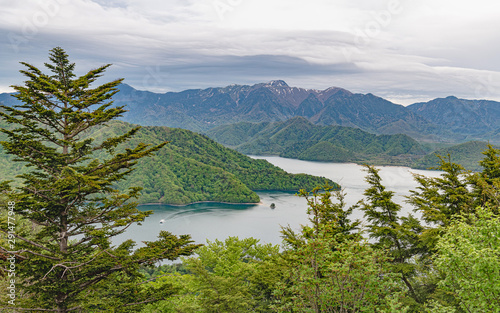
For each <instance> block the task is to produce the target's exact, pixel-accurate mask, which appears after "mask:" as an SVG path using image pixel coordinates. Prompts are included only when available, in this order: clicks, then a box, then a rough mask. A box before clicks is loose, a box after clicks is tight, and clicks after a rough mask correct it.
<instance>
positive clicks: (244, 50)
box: [0, 0, 500, 104]
mask: <svg viewBox="0 0 500 313" xmlns="http://www.w3.org/2000/svg"><path fill="white" fill-rule="evenodd" d="M4 2H7V3H6V5H3V6H2V8H1V9H0V46H1V49H0V66H1V68H2V71H1V72H0V73H1V74H0V91H5V90H8V86H9V85H12V84H19V83H21V81H22V77H21V76H20V75H19V74H18V73H17V71H18V70H19V69H20V68H21V67H20V65H19V64H18V63H17V62H18V61H28V62H30V63H33V64H35V65H37V66H42V64H43V62H44V61H46V60H47V53H48V51H49V50H50V49H51V48H53V47H55V46H61V47H63V48H65V49H66V50H67V52H68V53H69V54H70V57H71V58H72V60H73V61H74V62H76V63H77V71H78V70H80V71H82V72H83V71H86V70H88V69H91V68H94V67H96V66H99V65H101V64H103V63H113V64H114V66H113V67H112V68H110V70H109V72H108V75H107V76H108V77H109V79H113V78H117V77H124V78H125V79H126V81H127V82H128V83H129V84H131V85H133V86H134V87H136V88H139V89H151V90H154V91H168V90H182V89H185V88H204V87H209V86H223V85H226V84H231V83H239V84H244V83H256V82H261V81H268V80H271V79H283V80H285V81H287V82H288V83H289V84H291V85H295V86H303V87H307V88H318V89H321V88H327V87H329V86H332V85H335V86H338V87H343V88H346V89H350V90H352V91H354V92H363V93H367V92H372V93H375V94H378V95H381V96H386V97H389V98H390V99H393V100H394V101H396V102H400V103H405V104H406V103H411V102H412V101H420V100H425V99H430V98H433V97H438V96H439V97H441V96H448V95H450V94H454V95H457V96H460V97H464V98H470V99H473V98H490V99H496V100H500V92H499V90H500V88H499V87H500V59H498V58H497V56H498V55H499V53H500V44H498V42H500V41H499V40H498V39H499V36H500V35H498V32H497V30H498V29H499V26H500V4H499V3H498V2H496V1H494V0H478V1H477V2H476V3H475V4H474V5H473V6H471V5H470V2H468V1H451V0H443V1H439V2H436V1H431V0H422V1H418V2H416V1H409V0H383V1H381V0H360V1H347V0H333V1H332V0H311V1H308V2H307V3H306V2H304V1H293V0H292V1H291V0H288V1H285V0H273V1H267V0H252V1H249V0H241V1H228V0H198V1H185V0H184V1H181V0H166V1H165V0H163V1H162V0H123V1H121V0H93V1H88V0H72V1H69V0H47V1H44V2H43V3H42V2H39V1H35V0H26V1H7V0H4ZM221 4H222V6H221Z"/></svg>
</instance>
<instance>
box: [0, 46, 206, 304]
mask: <svg viewBox="0 0 500 313" xmlns="http://www.w3.org/2000/svg"><path fill="white" fill-rule="evenodd" d="M22 64H23V65H24V66H26V68H27V69H26V70H21V71H20V72H21V73H22V74H24V75H25V76H26V77H27V78H28V79H27V81H26V82H25V85H24V86H13V87H14V89H15V90H16V91H17V93H16V94H15V97H16V98H17V99H18V100H20V101H21V102H22V104H21V105H18V106H15V107H7V106H2V110H3V111H2V112H0V116H1V118H2V119H4V120H5V121H6V122H7V123H9V124H10V126H11V127H9V129H1V131H2V132H3V133H4V134H6V135H7V140H5V141H3V142H1V144H2V145H3V148H4V149H5V151H6V152H7V153H9V154H12V155H15V156H16V158H17V160H18V161H22V162H24V163H25V164H26V166H28V167H29V169H30V171H29V172H28V173H26V174H23V175H20V176H19V177H20V178H21V179H22V183H23V185H22V187H21V188H18V189H17V190H16V191H13V192H11V193H10V195H9V197H10V201H13V202H15V208H14V212H15V213H16V214H17V215H18V216H21V217H23V218H24V219H27V220H29V221H30V222H31V223H32V224H33V227H34V228H33V229H34V233H33V234H32V237H34V239H32V240H30V239H28V238H25V237H23V236H21V235H20V234H15V236H16V237H17V238H16V249H15V251H13V252H12V251H11V252H10V253H13V254H14V256H15V259H16V261H17V263H16V265H17V266H18V270H17V272H16V275H17V276H18V277H16V279H22V282H21V281H19V282H18V288H22V291H23V292H24V293H25V295H26V297H25V299H19V301H21V300H22V303H19V302H18V303H16V306H15V307H16V308H17V309H20V308H25V309H31V310H32V311H37V310H39V311H54V312H61V313H63V312H100V311H106V312H134V311H136V310H138V309H140V307H141V305H143V304H145V303H148V302H152V301H155V300H158V299H160V298H162V297H164V296H165V295H166V294H168V293H169V291H168V288H167V289H163V290H152V289H150V288H149V289H148V288H143V287H142V285H141V275H140V274H139V272H138V267H139V265H141V264H142V265H152V264H154V263H155V262H157V261H159V260H164V259H170V260H172V259H176V258H177V257H178V256H180V255H190V254H191V253H192V251H193V250H194V249H195V248H196V247H197V245H194V244H192V241H191V239H190V236H189V235H182V236H179V237H177V236H174V235H172V234H170V233H169V232H165V231H163V232H161V233H160V234H159V240H157V241H154V242H144V244H145V245H144V247H141V248H138V249H135V250H134V249H133V248H134V245H135V243H134V242H133V241H132V240H127V241H125V242H123V243H122V244H120V245H118V246H114V245H113V243H112V241H111V239H112V238H113V237H114V236H116V235H118V234H121V233H123V232H124V231H125V230H126V229H127V228H128V227H129V226H130V225H131V224H134V223H140V222H141V221H143V220H144V219H145V218H146V217H147V216H148V215H150V214H151V213H152V212H151V211H148V212H142V211H140V210H138V209H137V204H136V203H135V202H131V201H130V200H132V199H134V198H135V197H137V195H138V193H139V192H140V188H130V189H129V190H128V191H127V192H125V193H120V192H118V191H117V190H115V189H114V188H113V186H114V184H115V183H116V182H118V181H120V180H123V179H124V178H125V177H126V175H127V174H128V173H130V172H131V171H132V169H133V166H134V165H135V164H136V162H137V160H139V159H140V158H143V157H146V156H149V155H151V154H153V153H154V152H156V151H158V150H159V149H161V148H162V147H163V146H164V145H165V144H166V143H162V144H160V145H157V146H149V145H147V144H143V143H141V144H139V145H137V146H136V147H135V148H132V149H125V151H123V152H120V153H117V152H116V151H115V149H116V148H118V147H119V145H120V144H121V143H124V142H126V141H127V140H128V139H129V138H131V137H132V136H133V135H134V134H135V133H136V132H137V130H138V129H139V127H136V128H134V129H132V130H130V131H128V132H127V133H126V134H124V135H122V136H117V137H112V138H107V139H105V140H103V141H102V142H95V141H94V140H93V139H92V138H86V137H85V134H86V132H87V131H88V130H89V129H91V128H93V127H99V126H103V125H106V123H107V122H109V121H111V120H113V119H115V118H117V117H119V116H121V115H122V114H123V113H124V112H125V109H124V108H123V107H121V106H118V107H113V106H112V101H111V97H112V96H113V95H114V94H115V93H117V92H118V89H117V86H118V85H119V84H120V83H121V82H122V79H118V80H114V81H112V82H108V83H104V84H102V85H100V86H96V87H94V86H93V84H94V83H95V82H96V80H97V79H98V78H99V77H101V76H102V75H103V73H104V72H105V70H106V69H107V68H108V67H109V66H110V64H107V65H104V66H101V67H99V68H96V69H94V70H91V71H89V72H88V73H87V74H85V75H83V76H81V77H77V76H76V75H75V73H74V69H75V64H74V63H70V61H69V60H68V55H67V54H66V52H65V51H64V50H63V49H61V48H59V47H57V48H54V49H52V50H51V51H50V63H45V66H46V67H47V68H48V69H49V70H50V72H51V74H44V73H43V72H42V71H41V70H39V69H38V68H36V67H35V66H33V65H30V64H28V63H24V62H22ZM100 151H104V152H106V153H108V155H109V157H108V158H107V159H97V158H96V157H95V154H96V153H98V152H100ZM2 186H3V187H4V189H6V188H5V184H2ZM2 231H4V232H7V230H6V229H2ZM2 250H3V251H4V252H5V251H6V250H11V249H8V248H7V247H2Z"/></svg>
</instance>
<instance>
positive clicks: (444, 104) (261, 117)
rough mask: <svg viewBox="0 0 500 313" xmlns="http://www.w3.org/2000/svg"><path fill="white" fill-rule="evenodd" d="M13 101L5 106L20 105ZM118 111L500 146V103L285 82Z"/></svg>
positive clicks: (133, 98)
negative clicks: (409, 99)
mask: <svg viewBox="0 0 500 313" xmlns="http://www.w3.org/2000/svg"><path fill="white" fill-rule="evenodd" d="M7 96H8V94H0V102H4V103H5V104H6V105H11V104H12V103H14V101H13V100H12V97H7ZM113 99H114V101H115V104H116V105H126V106H127V109H128V110H129V112H127V113H126V114H125V115H124V116H123V117H122V120H124V121H127V122H130V123H135V124H140V125H150V126H169V127H180V128H184V129H189V130H192V131H196V132H206V131H208V130H209V129H212V128H214V127H217V126H220V125H224V124H231V123H237V122H254V123H259V122H275V121H285V120H288V119H290V118H292V117H296V116H303V117H305V118H307V119H308V120H309V121H311V122H312V123H314V124H318V125H337V126H347V127H354V128H359V129H361V130H364V131H368V132H371V133H374V134H388V135H390V134H398V133H402V134H406V135H409V136H411V137H412V138H414V139H417V140H420V141H428V142H464V141H468V140H489V141H491V142H494V143H499V142H500V136H498V135H499V134H500V103H499V102H496V101H488V100H464V99H458V98H456V97H452V96H451V97H447V98H439V99H434V100H431V101H429V102H425V103H415V104H412V105H409V106H406V107H405V106H402V105H399V104H395V103H393V102H391V101H388V100H386V99H383V98H381V97H377V96H375V95H373V94H370V93H368V94H360V93H352V92H350V91H348V90H345V89H342V88H337V87H331V88H328V89H325V90H316V89H305V88H298V87H290V86H288V85H287V84H286V83H285V82H284V81H282V80H275V81H271V82H269V83H259V84H255V85H251V86H250V85H229V86H227V87H221V88H207V89H190V90H185V91H181V92H167V93H153V92H149V91H140V90H136V89H134V88H132V87H131V86H129V85H126V84H122V85H120V92H119V93H117V94H116V95H115V96H114V98H113Z"/></svg>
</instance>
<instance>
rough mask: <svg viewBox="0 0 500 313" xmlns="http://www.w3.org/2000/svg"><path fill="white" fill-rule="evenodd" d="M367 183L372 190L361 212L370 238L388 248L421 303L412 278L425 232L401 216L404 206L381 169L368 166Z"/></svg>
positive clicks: (382, 247) (381, 246)
mask: <svg viewBox="0 0 500 313" xmlns="http://www.w3.org/2000/svg"><path fill="white" fill-rule="evenodd" d="M366 171H367V172H368V176H367V177H366V181H367V182H368V183H369V184H370V187H369V188H368V189H366V190H365V193H364V195H365V196H366V201H365V200H363V201H361V206H360V208H361V210H362V211H363V212H364V216H365V218H366V219H367V221H368V223H369V224H368V225H367V228H368V234H369V237H370V238H372V239H375V243H374V246H375V247H376V248H379V249H385V250H387V251H388V252H389V255H390V256H391V258H392V260H393V261H392V262H393V266H392V270H393V271H394V272H396V273H400V274H401V277H402V280H403V282H404V283H405V285H406V286H407V287H408V291H409V292H410V295H411V296H412V298H413V299H415V301H417V302H421V299H419V296H418V294H417V292H416V290H415V287H414V283H413V282H412V281H411V277H412V276H414V275H415V264H414V263H413V262H411V259H412V258H413V257H415V256H416V255H418V254H420V253H421V252H422V251H421V249H420V248H419V247H420V245H419V235H420V233H421V231H422V227H421V226H420V223H419V221H418V220H417V219H416V218H414V217H413V216H412V215H409V216H407V217H399V213H400V211H401V205H399V204H397V203H395V202H394V201H393V200H392V197H393V196H394V192H392V191H388V190H386V188H385V186H383V185H382V178H381V177H380V175H379V173H378V172H379V170H377V169H376V168H374V167H373V166H367V167H366Z"/></svg>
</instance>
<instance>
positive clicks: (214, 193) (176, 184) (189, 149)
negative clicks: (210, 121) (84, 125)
mask: <svg viewBox="0 0 500 313" xmlns="http://www.w3.org/2000/svg"><path fill="white" fill-rule="evenodd" d="M132 127H133V125H132V124H129V123H125V122H120V121H113V122H110V123H109V126H108V127H104V128H100V129H98V130H95V131H93V132H92V133H89V134H88V136H89V137H91V138H94V139H96V140H97V141H98V142H99V141H102V140H103V139H104V138H108V137H110V136H117V135H121V134H124V133H125V132H126V131H128V130H130V129H131V128H132ZM163 141H169V144H167V145H166V146H165V147H164V148H162V149H161V150H160V151H158V152H157V153H156V155H154V156H151V157H149V158H144V159H142V160H140V161H139V162H138V164H137V167H136V169H135V170H134V171H133V172H132V173H131V174H130V175H129V176H128V178H127V180H125V181H121V182H119V183H118V185H117V188H118V189H120V190H124V189H126V188H128V187H130V186H139V187H142V188H143V190H142V196H141V197H140V198H139V202H140V203H163V204H188V203H193V202H198V201H217V202H231V203H256V202H259V197H258V196H257V194H256V193H255V192H254V190H290V191H298V190H299V189H301V188H311V187H314V186H316V185H318V184H323V183H324V182H325V181H327V180H326V179H325V178H319V177H314V176H311V175H305V174H289V173H286V172H285V171H283V170H281V169H280V168H278V167H276V166H274V165H272V164H270V163H269V162H267V161H265V160H254V159H252V158H250V157H247V156H245V155H243V154H241V153H238V152H236V151H233V150H231V149H228V148H226V147H224V146H222V145H220V144H218V143H216V142H214V141H213V140H211V139H209V138H207V137H206V136H203V135H199V134H196V133H193V132H191V131H188V130H183V129H176V128H168V127H160V126H157V127H143V128H142V129H141V130H140V131H139V132H138V133H137V134H136V136H135V137H133V138H132V139H131V140H130V141H129V142H128V143H127V144H125V146H124V147H123V148H130V147H132V146H134V145H137V144H138V143H140V142H143V143H148V144H159V143H161V142H163ZM96 157H97V158H104V157H106V156H105V155H102V154H100V155H96ZM0 160H1V165H2V168H1V170H0V172H1V174H2V177H4V179H13V178H14V176H15V175H18V174H20V173H22V172H24V171H25V168H24V167H23V166H22V165H21V164H20V163H18V162H12V157H10V156H6V155H4V154H2V157H1V158H0ZM328 181H329V182H330V183H331V184H334V183H333V182H332V181H330V180H328Z"/></svg>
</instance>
